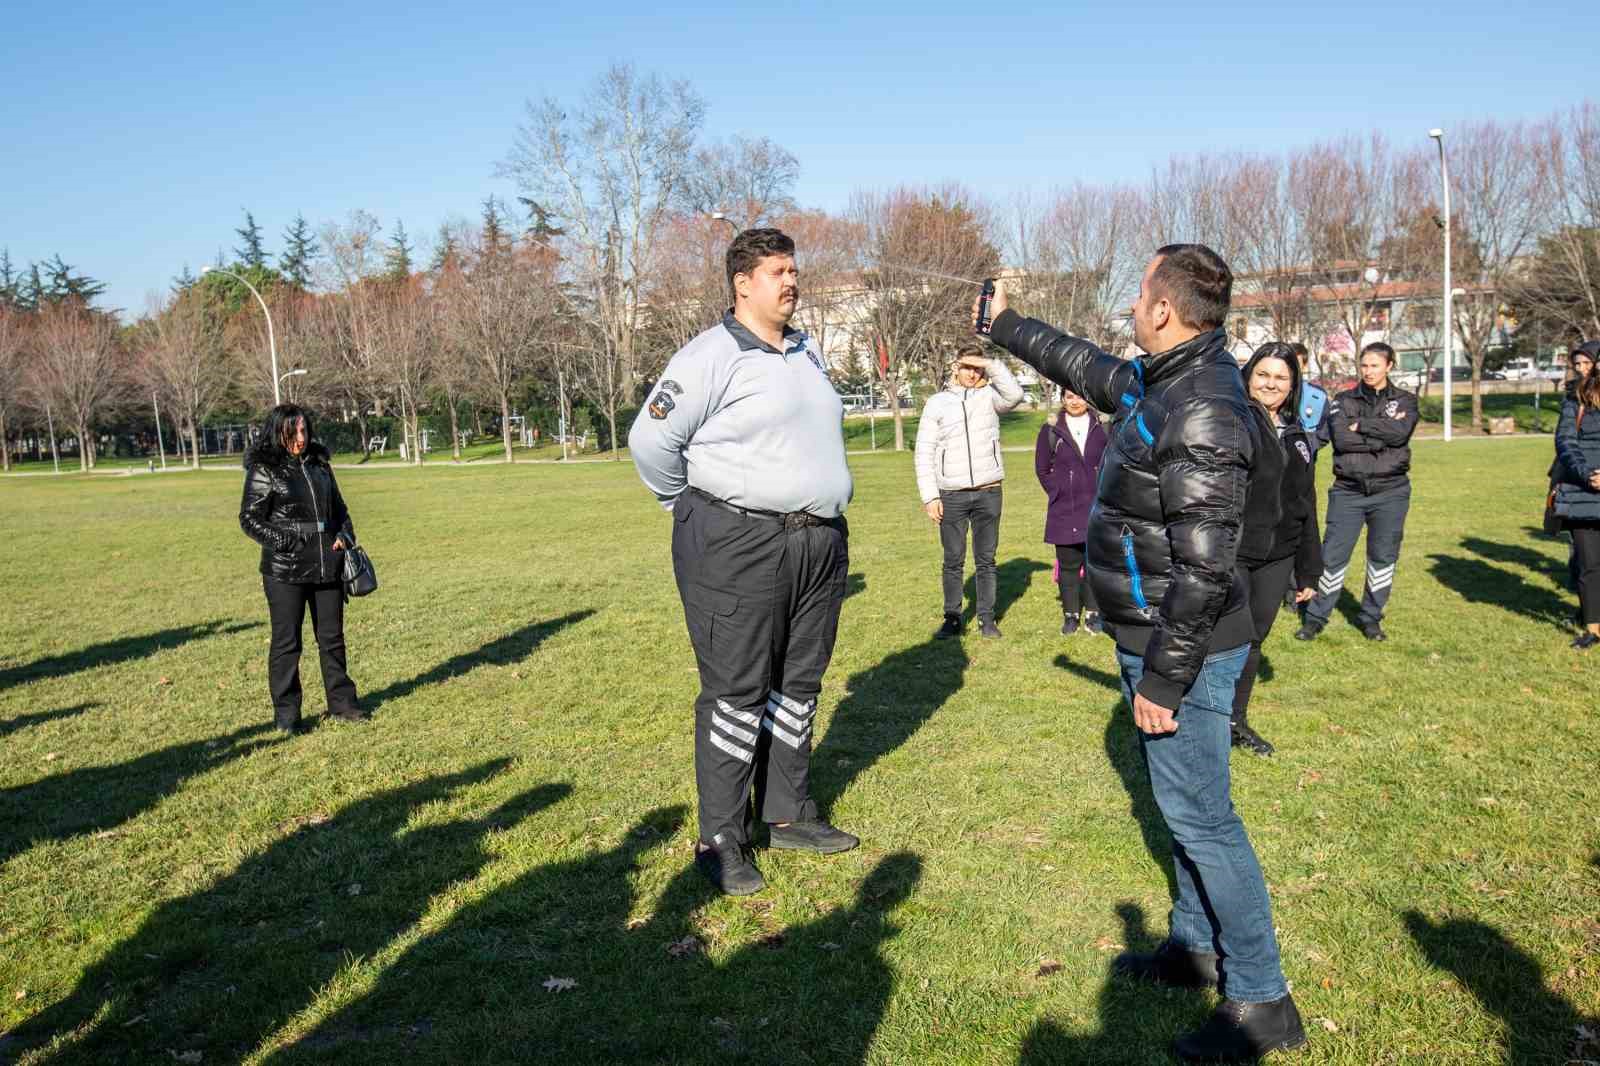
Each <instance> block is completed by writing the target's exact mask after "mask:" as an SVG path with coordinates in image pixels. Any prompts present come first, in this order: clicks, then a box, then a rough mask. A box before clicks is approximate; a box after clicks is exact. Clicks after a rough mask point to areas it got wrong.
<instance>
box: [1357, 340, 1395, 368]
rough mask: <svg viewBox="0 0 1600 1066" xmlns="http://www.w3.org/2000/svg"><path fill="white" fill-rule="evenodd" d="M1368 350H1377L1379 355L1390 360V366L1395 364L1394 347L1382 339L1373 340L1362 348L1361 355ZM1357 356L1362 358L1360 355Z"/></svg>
mask: <svg viewBox="0 0 1600 1066" xmlns="http://www.w3.org/2000/svg"><path fill="white" fill-rule="evenodd" d="M1368 352H1377V353H1378V354H1379V355H1381V356H1383V357H1384V358H1385V359H1387V360H1389V365H1390V366H1394V349H1393V348H1391V347H1389V345H1387V344H1385V343H1383V342H1382V341H1373V342H1372V343H1371V344H1369V345H1367V346H1366V347H1365V348H1362V349H1361V355H1366V354H1367V353H1368ZM1357 358H1360V356H1357Z"/></svg>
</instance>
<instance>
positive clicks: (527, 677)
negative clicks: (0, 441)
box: [0, 423, 1600, 1066]
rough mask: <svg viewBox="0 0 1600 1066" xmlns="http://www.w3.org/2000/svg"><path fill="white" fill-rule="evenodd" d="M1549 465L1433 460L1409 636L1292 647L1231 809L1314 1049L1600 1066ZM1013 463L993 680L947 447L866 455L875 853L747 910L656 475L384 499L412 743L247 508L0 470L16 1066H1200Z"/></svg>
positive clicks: (374, 622)
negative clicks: (1117, 975)
mask: <svg viewBox="0 0 1600 1066" xmlns="http://www.w3.org/2000/svg"><path fill="white" fill-rule="evenodd" d="M881 425H882V424H881V423H880V426H881ZM1008 432H1010V430H1008ZM1025 439H1031V431H1030V432H1028V433H1026V434H1025ZM1549 450H1550V445H1549V442H1548V441H1540V440H1533V439H1528V440H1508V441H1462V442H1459V443H1457V444H1453V445H1449V446H1445V445H1443V444H1439V443H1422V444H1420V445H1419V446H1418V447H1417V449H1416V464H1415V465H1416V469H1417V483H1416V491H1415V495H1414V498H1413V511H1412V517H1411V522H1410V527H1409V530H1408V536H1407V539H1406V544H1405V550H1404V554H1403V557H1402V559H1401V562H1400V566H1399V571H1398V579H1397V581H1396V587H1395V593H1394V600H1393V603H1392V610H1391V615H1390V619H1389V623H1388V624H1389V629H1390V633H1391V639H1390V641H1389V642H1388V643H1387V644H1384V645H1377V646H1374V645H1369V644H1367V643H1366V642H1365V641H1364V640H1362V639H1361V637H1360V636H1359V634H1357V633H1356V631H1355V630H1354V629H1353V628H1352V627H1351V626H1350V625H1348V624H1347V623H1345V622H1344V621H1343V620H1342V619H1339V618H1337V617H1336V621H1335V624H1334V625H1333V626H1331V627H1330V628H1329V630H1328V631H1327V633H1326V634H1325V635H1324V637H1323V639H1322V640H1320V641H1318V642H1317V643H1315V644H1312V645H1304V644H1300V643H1297V642H1295V641H1293V640H1291V639H1290V632H1291V629H1292V626H1291V625H1290V624H1289V619H1288V618H1287V616H1284V617H1283V619H1282V621H1280V624H1279V626H1278V628H1277V630H1276V631H1275V632H1274V634H1273V636H1272V639H1271V641H1270V642H1269V645H1268V649H1267V658H1268V660H1269V663H1270V671H1269V674H1268V677H1267V679H1266V680H1264V682H1263V683H1262V684H1261V685H1259V686H1258V687H1257V690H1256V704H1255V713H1254V715H1253V718H1254V720H1255V722H1256V724H1257V726H1258V728H1260V729H1261V731H1262V732H1263V733H1264V734H1265V735H1266V736H1268V737H1269V738H1270V739H1272V740H1273V741H1274V742H1275V743H1277V745H1278V748H1279V754H1278V756H1277V757H1275V758H1272V759H1257V758H1250V757H1244V756H1242V755H1236V756H1235V759H1234V764H1233V765H1234V769H1235V771H1236V776H1235V784H1234V793H1235V797H1236V799H1237V801H1238V803H1239V806H1240V807H1241V809H1242V811H1243V813H1244V815H1245V818H1246V821H1247V824H1248V825H1249V826H1250V827H1251V831H1252V834H1253V837H1254V839H1255V841H1256V844H1257V847H1258V849H1259V851H1260V854H1261V858H1262V863H1263V866H1264V868H1265V870H1266V873H1267V878H1268V880H1269V882H1270V884H1271V888H1272V893H1273V899H1274V904H1275V908H1276V920H1277V924H1278V927H1279V929H1280V935H1281V940H1282V946H1283V956H1284V963H1285V967H1286V969H1287V972H1288V974H1289V977H1290V979H1291V980H1292V981H1293V983H1294V990H1295V995H1296V998H1297V1000H1298V1001H1299V1004H1300V1007H1301V1010H1302V1011H1303V1012H1304V1014H1305V1017H1306V1020H1307V1024H1308V1026H1309V1027H1310V1029H1311V1032H1312V1039H1313V1044H1312V1047H1311V1049H1310V1050H1309V1051H1308V1052H1306V1053H1305V1054H1304V1055H1301V1056H1299V1057H1297V1058H1296V1060H1295V1061H1297V1062H1301V1063H1305V1064H1307V1066H1312V1064H1318V1066H1320V1064H1325V1063H1340V1064H1349V1066H1358V1064H1359V1066H1366V1064H1370V1063H1417V1064H1423V1063H1426V1064H1429V1066H1436V1064H1454V1063H1502V1062H1504V1063H1514V1064H1518V1066H1522V1064H1533V1063H1547V1062H1551V1063H1561V1062H1566V1061H1569V1056H1570V1059H1571V1060H1584V1059H1590V1060H1593V1059H1600V1044H1597V1043H1595V1042H1587V1043H1582V1042H1580V1039H1579V1037H1578V1028H1577V1027H1578V1026H1579V1025H1580V1024H1585V1019H1588V1022H1587V1023H1586V1024H1587V1025H1589V1026H1590V1028H1591V1029H1593V1028H1595V1027H1596V1022H1595V1021H1594V1019H1596V1018H1597V1017H1600V814H1597V805H1600V775H1597V772H1596V770H1597V761H1596V736H1597V728H1596V716H1595V703H1596V701H1595V692H1596V681H1597V679H1600V659H1596V658H1593V657H1592V656H1591V657H1590V658H1583V657H1581V656H1580V655H1579V654H1578V653H1575V652H1573V651H1571V650H1569V649H1568V647H1567V640H1568V638H1569V633H1568V630H1567V626H1566V621H1567V619H1568V616H1569V615H1570V613H1571V610H1572V606H1573V597H1572V596H1571V595H1570V594H1568V593H1567V592H1566V591H1565V590H1564V589H1563V587H1562V578H1563V572H1564V570H1565V563H1566V548H1565V546H1564V545H1563V544H1561V543H1559V542H1556V541H1552V540H1548V539H1543V538H1541V537H1538V536H1535V535H1534V534H1533V533H1532V532H1531V530H1530V527H1533V526H1535V525H1536V524H1537V519H1538V513H1539V506H1540V502H1541V498H1542V492H1543V487H1544V482H1543V473H1544V470H1545V468H1546V466H1547V465H1548V463H1549ZM1008 462H1009V465H1010V469H1011V472H1012V475H1013V480H1012V487H1011V489H1010V490H1009V491H1008V496H1009V500H1008V504H1007V511H1006V519H1005V523H1004V526H1003V530H1002V537H1001V558H1002V564H1003V565H1002V573H1001V598H1002V605H1003V607H1004V613H1003V617H1002V619H1001V624H1002V626H1003V628H1004V630H1005V633H1006V637H1005V639H1004V640H1003V641H1000V642H996V643H990V642H983V641H979V640H978V639H976V638H971V639H968V640H967V641H966V642H965V643H964V644H957V643H948V642H935V641H933V640H931V639H930V636H931V633H932V631H933V629H934V628H935V625H936V623H937V621H938V613H939V607H938V595H939V593H938V573H937V571H938V563H937V555H938V541H937V538H936V536H935V534H934V532H933V530H932V528H931V527H930V526H929V525H928V524H927V522H926V521H925V520H924V519H923V518H922V516H921V512H920V508H919V507H918V503H917V500H916V494H915V490H914V486H913V479H912V475H911V469H910V463H909V459H908V458H907V457H906V456H903V455H902V456H895V455H879V456H863V457H860V458H859V459H857V460H855V462H854V468H855V471H856V475H857V498H856V502H855V504H854V506H853V507H852V508H851V511H850V521H851V531H852V549H853V555H852V561H851V573H852V581H851V590H852V595H851V596H850V598H849V600H848V601H847V603H846V604H845V608H844V618H843V622H842V626H841V630H840V637H839V644H838V651H837V654H836V656H835V659H834V663H833V668H832V670H831V671H830V672H829V674H828V678H827V682H826V686H825V692H824V697H823V705H822V709H821V711H820V713H819V719H818V721H819V725H818V728H817V735H818V737H819V742H818V748H817V752H816V756H815V759H814V787H815V791H816V793H817V795H818V796H819V798H820V800H821V801H822V803H823V804H824V806H825V808H826V809H828V810H830V811H831V813H832V816H833V817H834V819H835V820H836V821H837V822H838V823H839V824H841V825H843V826H845V827H847V828H849V829H850V830H852V831H854V832H857V833H859V834H860V835H861V836H862V838H863V841H864V843H863V846H862V847H861V848H860V849H858V850H857V851H854V852H850V853H847V854H844V855H839V856H834V857H832V858H818V857H814V856H808V855H798V854H794V853H770V852H764V853H762V855H761V858H760V861H761V864H762V867H763V869H764V871H765V873H766V875H767V877H768V880H769V881H770V887H769V889H768V890H767V891H766V892H765V893H763V894H761V895H758V896H755V897H750V898H746V899H742V900H732V899H713V898H711V897H710V896H709V895H708V893H707V892H706V890H705V888H704V886H703V885H702V884H701V883H700V881H699V880H698V879H697V877H696V876H695V875H693V874H692V873H688V872H686V871H687V867H688V864H689V861H690V852H691V848H692V840H693V830H692V826H693V804H694V793H693V786H692V772H691V765H692V764H691V743H692V738H691V735H690V724H689V723H690V715H691V711H690V704H691V701H692V699H693V697H694V693H695V690H696V681H695V673H694V668H693V660H692V657H691V655H690V651H689V646H688V641H687V638H686V635H685V632H684V627H683V620H682V615H681V612H680V609H679V606H678V601H677V597H676V594H675V591H674V588H673V583H672V579H671V570H670V562H669V555H668V539H667V538H668V519H667V517H666V516H665V515H663V514H662V513H661V512H660V511H659V510H658V509H657V508H656V507H655V505H654V503H653V501H652V500H651V499H650V497H649V494H648V493H647V492H645V491H644V490H643V489H642V488H641V487H640V486H639V485H638V483H637V482H636V480H635V478H634V475H633V471H632V468H631V466H629V465H628V464H592V465H583V466H574V467H570V468H562V467H559V466H554V465H540V466H535V465H524V466H505V465H467V466H464V467H461V468H454V467H450V466H447V465H445V464H433V465H432V466H430V468H429V469H427V470H425V471H422V472H415V471H391V472H388V473H384V474H381V475H371V476H369V475H368V472H367V471H364V470H353V469H349V470H344V471H342V474H341V480H342V487H343V489H344V493H345V496H346V497H347V499H348V500H349V501H350V503H351V506H352V508H353V511H354V514H355V519H356V525H357V529H358V531H359V532H360V534H361V537H362V540H363V542H364V543H365V544H366V545H367V546H368V547H369V549H370V550H371V552H372V555H373V557H374V559H375V560H376V562H377V565H378V569H379V574H380V576H381V578H382V581H383V587H382V588H381V589H380V590H379V592H378V593H377V594H376V595H374V596H372V597H370V598H368V599H365V600H360V601H356V602H354V603H352V604H351V605H350V610H349V621H348V632H349V640H350V645H351V667H352V673H353V674H354V676H355V678H356V680H357V682H358V684H360V685H361V686H362V691H363V694H364V697H365V700H366V702H367V703H368V705H369V706H371V707H372V708H373V710H374V711H375V715H374V720H373V722H372V723H371V724H369V725H366V726H348V725H345V724H342V723H336V722H335V723H329V724H323V725H321V726H320V727H319V728H318V729H317V730H316V731H315V732H313V733H312V734H310V735H308V736H304V737H299V738H295V739H292V740H280V739H276V738H275V737H273V736H271V735H269V734H268V732H267V731H266V729H265V726H266V724H267V722H268V720H269V709H268V705H267V700H266V693H265V665H266V664H265V657H266V640H267V630H266V628H265V624H264V623H265V617H266V612H265V610H264V604H263V600H262V595H261V588H260V583H259V578H258V576H257V574H256V551H255V549H254V547H253V545H251V544H250V543H249V542H247V541H246V540H245V538H244V537H243V535H242V534H240V532H239V530H238V527H237V524H236V522H235V512H236V505H237V498H238V488H239V481H238V477H237V475H236V474H229V473H227V472H221V471H219V472H215V473H203V474H199V475H189V476H183V477H165V478H127V479H122V478H114V479H94V480H83V479H76V478H73V479H65V478H64V479H59V480H58V479H50V478H20V479H7V480H0V529H3V530H4V531H5V545H6V550H5V553H4V556H3V557H0V588H3V589H4V593H5V599H6V610H5V612H4V613H3V615H0V901H3V902H0V1031H6V1030H9V1035H7V1036H5V1037H0V1061H16V1062H20V1063H24V1064H36V1063H46V1062H50V1063H56V1062H60V1063H69V1062H71V1063H78V1062H81V1063H97V1064H98V1063H116V1062H138V1063H157V1062H161V1063H172V1062H191V1063H193V1062H199V1063H206V1064H210V1063H223V1062H236V1061H248V1062H272V1063H301V1062H304V1063H312V1062H315V1063H373V1062H385V1061H404V1062H406V1063H408V1064H409V1063H419V1064H420V1063H477V1062H485V1061H523V1062H553V1063H568V1062H595V1063H602V1062H624V1063H635V1062H643V1063H655V1062H674V1063H676V1062H708V1063H719V1064H720V1063H726V1062H751V1063H762V1062H785V1063H789V1062H801V1063H803V1062H814V1063H851V1062H863V1061H868V1062H875V1063H895V1064H898V1063H924V1064H933V1063H968V1062H976V1063H1006V1064H1010V1063H1018V1062H1024V1063H1161V1062H1166V1061H1169V1060H1168V1057H1167V1054H1166V1051H1165V1048H1166V1045H1167V1044H1168V1043H1169V1041H1170V1040H1171V1038H1172V1037H1173V1036H1174V1035H1175V1034H1176V1033H1178V1032H1180V1031H1182V1030H1184V1029H1185V1028H1187V1027H1190V1026H1192V1025H1194V1024H1196V1023H1198V1022H1199V1021H1200V1020H1201V1019H1203V1017H1204V1016H1205V1015H1206V1013H1207V1011H1208V1010H1209V1007H1210V1003H1211V1000H1210V998H1209V997H1207V996H1204V995H1200V994H1196V993H1189V992H1181V991H1165V992H1160V991H1147V990H1144V989H1140V988H1136V987H1133V986H1129V985H1127V984H1125V983H1123V982H1121V981H1110V980H1108V978H1107V964H1108V963H1109V961H1110V959H1111V957H1112V955H1113V954H1114V953H1115V952H1116V951H1118V950H1120V948H1121V947H1122V946H1123V945H1125V944H1131V945H1137V946H1146V947H1148V946H1150V945H1151V944H1153V943H1154V941H1155V939H1156V938H1157V937H1159V936H1160V935H1161V934H1162V933H1163V932H1164V930H1165V926H1166V908H1167V901H1168V880H1169V876H1170V874H1169V871H1168V867H1167V859H1166V843H1165V835H1164V832H1163V830H1162V829H1161V827H1160V825H1159V823H1158V820H1157V818H1156V817H1155V814H1154V809H1153V804H1152V801H1151V798H1150V795H1149V791H1148V785H1147V783H1146V780H1145V777H1144V774H1143V770H1142V767H1141V763H1140V758H1139V754H1138V749H1137V741H1136V738H1135V736H1134V733H1133V730H1132V726H1131V722H1130V719H1129V715H1128V713H1127V711H1126V710H1125V709H1123V708H1121V707H1120V706H1119V700H1118V697H1117V694H1116V692H1115V680H1114V676H1113V672H1114V669H1115V667H1114V661H1113V656H1112V650H1111V645H1110V643H1109V642H1108V641H1106V640H1104V639H1099V640H1097V639H1094V638H1090V637H1087V636H1078V637H1074V638H1072V639H1065V638H1062V637H1060V636H1059V635H1058V634H1057V633H1056V628H1057V625H1058V621H1059V615H1058V611H1057V608H1056V605H1055V603H1054V601H1053V599H1052V592H1053V587H1052V586H1051V585H1050V582H1049V569H1048V560H1049V558H1050V556H1049V554H1048V549H1047V547H1046V546H1045V545H1043V544H1041V543H1040V529H1041V523H1042V498H1041V494H1040V493H1039V492H1038V491H1037V488H1036V487H1035V486H1034V484H1033V482H1032V478H1031V472H1030V471H1029V470H1028V468H1027V462H1026V457H1024V456H1020V455H1015V456H1012V457H1009V459H1008ZM1359 573H1360V569H1359V566H1353V567H1352V568H1351V575H1350V582H1351V585H1352V587H1356V586H1357V584H1358V582H1359V581H1360V577H1359ZM1356 592H1357V594H1359V588H1356ZM304 667H305V673H306V680H307V682H308V693H307V707H308V710H310V711H311V712H312V713H314V714H320V712H321V707H322V697H321V693H320V687H319V685H318V682H317V680H316V679H317V667H316V656H315V653H314V651H312V650H310V649H309V648H308V652H307V657H306V660H305V663H304ZM552 978H557V979H561V978H566V979H570V980H571V981H572V982H575V984H574V985H573V986H572V987H570V988H567V989H565V990H552V989H548V988H547V987H546V984H545V983H546V982H548V981H550V979H552ZM562 984H564V982H560V981H558V982H556V983H555V986H554V987H555V988H560V987H561V986H562ZM52 1040H53V1041H54V1042H53V1043H52V1042H51V1041H52Z"/></svg>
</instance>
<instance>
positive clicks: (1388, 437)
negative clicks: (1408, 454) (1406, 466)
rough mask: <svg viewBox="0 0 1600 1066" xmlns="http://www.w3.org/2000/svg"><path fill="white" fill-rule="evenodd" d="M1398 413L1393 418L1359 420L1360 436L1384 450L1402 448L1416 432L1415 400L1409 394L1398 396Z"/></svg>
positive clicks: (1369, 417) (1370, 417)
mask: <svg viewBox="0 0 1600 1066" xmlns="http://www.w3.org/2000/svg"><path fill="white" fill-rule="evenodd" d="M1399 403H1400V412H1399V414H1397V415H1396V416H1395V417H1394V418H1383V417H1372V416H1368V417H1367V418H1363V419H1362V420H1361V423H1360V425H1361V435H1362V436H1363V437H1369V438H1371V439H1372V440H1375V441H1377V442H1378V444H1379V445H1381V446H1382V447H1385V448H1404V447H1405V446H1406V443H1407V442H1408V441H1410V440H1411V434H1413V433H1415V432H1416V431H1417V398H1416V397H1415V396H1413V395H1411V394H1410V393H1409V392H1404V393H1401V394H1400V400H1399Z"/></svg>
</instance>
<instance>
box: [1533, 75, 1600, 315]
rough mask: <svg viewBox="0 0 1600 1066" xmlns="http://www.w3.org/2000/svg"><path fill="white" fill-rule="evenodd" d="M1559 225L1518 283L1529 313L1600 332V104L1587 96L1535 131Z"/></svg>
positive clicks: (1541, 242) (1543, 239)
mask: <svg viewBox="0 0 1600 1066" xmlns="http://www.w3.org/2000/svg"><path fill="white" fill-rule="evenodd" d="M1534 145H1535V147H1536V150H1537V151H1538V152H1539V153H1540V155H1541V156H1542V157H1543V158H1542V164H1543V165H1542V167H1541V172H1542V173H1543V175H1544V177H1545V179H1546V181H1547V183H1548V187H1547V189H1546V190H1545V195H1546V196H1547V197H1548V199H1549V202H1550V204H1551V205H1552V207H1553V209H1554V210H1553V212H1552V218H1553V222H1554V225H1553V226H1552V227H1551V228H1550V230H1549V232H1547V233H1545V234H1544V235H1543V236H1542V237H1541V238H1540V240H1539V252H1538V255H1537V256H1536V257H1535V262H1534V263H1533V265H1532V271H1531V273H1530V276H1529V277H1527V278H1525V279H1523V283H1522V284H1520V285H1519V286H1518V290H1519V291H1518V294H1517V303H1518V307H1519V310H1522V311H1524V312H1525V317H1527V318H1530V319H1533V320H1535V321H1536V323H1538V324H1539V325H1543V326H1547V327H1550V328H1551V329H1552V332H1554V333H1556V334H1558V335H1559V334H1566V335H1567V336H1568V337H1570V338H1573V339H1581V338H1584V337H1600V108H1597V107H1596V105H1595V104H1594V102H1593V101H1585V102H1584V103H1583V104H1581V105H1580V106H1578V107H1575V108H1573V109H1572V110H1571V111H1569V112H1568V113H1567V114H1565V115H1562V116H1560V117H1559V118H1558V119H1557V120H1556V121H1555V122H1554V123H1552V124H1551V125H1550V126H1549V127H1546V128H1543V129H1541V130H1540V131H1539V133H1538V135H1536V137H1535V138H1534Z"/></svg>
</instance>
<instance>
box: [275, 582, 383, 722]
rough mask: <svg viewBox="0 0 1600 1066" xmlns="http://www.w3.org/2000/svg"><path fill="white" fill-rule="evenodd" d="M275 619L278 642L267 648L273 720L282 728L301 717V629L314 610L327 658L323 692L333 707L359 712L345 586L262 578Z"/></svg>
mask: <svg viewBox="0 0 1600 1066" xmlns="http://www.w3.org/2000/svg"><path fill="white" fill-rule="evenodd" d="M261 584H262V587H263V588H265V590H266V593H267V614H268V615H269V616H270V617H271V619H272V644H271V647H270V649H269V650H268V652H267V684H268V686H269V688H270V689H271V691H272V718H273V722H274V723H275V724H276V725H277V726H278V728H279V729H291V728H293V727H294V726H295V725H296V724H297V723H299V721H300V646H301V645H300V630H301V626H302V624H303V622H304V619H305V615H306V608H307V607H309V608H311V630H312V632H313V633H314V634H315V636H316V640H317V651H318V652H319V653H320V655H321V658H322V690H323V692H324V693H325V694H326V695H327V697H328V710H329V711H330V712H332V713H334V714H355V713H357V712H358V711H359V710H360V708H359V707H358V706H357V704H356V685H355V682H354V681H351V680H350V675H349V674H348V673H347V672H346V671H345V651H344V589H343V587H342V586H340V584H339V583H338V582H337V581H334V582H330V583H328V584H326V585H292V584H286V583H285V582H282V581H274V580H272V578H270V577H266V576H263V577H262V578H261Z"/></svg>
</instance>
